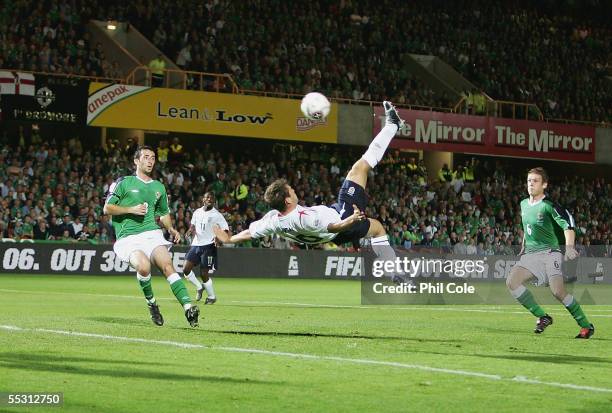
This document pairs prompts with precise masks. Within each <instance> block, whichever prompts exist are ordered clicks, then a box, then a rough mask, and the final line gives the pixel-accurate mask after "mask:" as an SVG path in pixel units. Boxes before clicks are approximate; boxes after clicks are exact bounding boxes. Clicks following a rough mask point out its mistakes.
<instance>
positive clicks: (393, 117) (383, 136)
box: [346, 101, 403, 188]
mask: <svg viewBox="0 0 612 413" xmlns="http://www.w3.org/2000/svg"><path fill="white" fill-rule="evenodd" d="M383 107H384V109H385V116H386V120H385V125H384V126H383V128H382V129H381V130H380V132H378V134H377V135H376V137H374V139H373V140H372V142H371V143H370V146H369V147H368V149H367V150H366V152H365V153H364V154H363V156H362V157H361V159H359V160H358V161H357V162H355V163H354V164H353V166H352V168H351V170H350V171H349V173H348V175H347V176H346V179H347V180H348V181H352V182H354V183H356V184H357V185H360V186H361V187H363V188H365V187H366V183H367V181H368V172H369V171H370V169H373V168H374V167H375V166H376V165H377V164H378V162H380V160H381V159H382V158H383V156H384V154H385V151H386V150H387V147H388V146H389V143H391V140H392V139H393V137H394V136H395V134H396V133H397V131H398V130H399V128H400V127H401V126H402V124H403V121H402V120H401V119H400V117H399V115H398V113H397V110H396V109H395V107H394V106H393V105H392V104H391V102H386V101H385V102H383Z"/></svg>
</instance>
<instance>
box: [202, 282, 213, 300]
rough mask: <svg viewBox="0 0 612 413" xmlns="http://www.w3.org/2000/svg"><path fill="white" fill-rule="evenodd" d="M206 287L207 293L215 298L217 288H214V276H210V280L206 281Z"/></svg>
mask: <svg viewBox="0 0 612 413" xmlns="http://www.w3.org/2000/svg"><path fill="white" fill-rule="evenodd" d="M204 288H206V294H207V295H208V296H209V297H210V298H215V289H214V288H213V283H212V278H210V277H209V278H208V281H206V282H205V283H204Z"/></svg>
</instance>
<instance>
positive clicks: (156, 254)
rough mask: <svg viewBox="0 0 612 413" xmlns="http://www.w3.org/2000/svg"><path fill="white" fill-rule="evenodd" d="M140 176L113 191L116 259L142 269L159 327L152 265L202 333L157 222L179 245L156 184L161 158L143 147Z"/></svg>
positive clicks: (109, 202) (107, 208) (109, 205)
mask: <svg viewBox="0 0 612 413" xmlns="http://www.w3.org/2000/svg"><path fill="white" fill-rule="evenodd" d="M134 164H135V165H136V174H134V175H131V176H124V177H122V178H119V179H118V180H117V181H115V182H114V183H113V184H112V185H111V186H110V188H109V191H108V192H109V193H108V197H107V198H106V203H105V205H104V213H105V214H108V215H112V218H113V227H114V228H115V233H116V235H117V241H116V242H115V245H114V247H113V249H114V250H115V254H117V256H118V257H119V258H120V259H121V260H122V261H125V262H129V263H130V265H131V266H132V267H134V268H135V269H136V277H137V278H138V282H139V284H140V288H141V289H142V292H143V293H144V296H145V299H146V300H147V304H148V306H149V312H150V313H151V319H152V320H153V323H155V324H156V325H158V326H161V325H163V324H164V318H163V317H162V315H161V312H160V310H159V305H158V304H157V302H156V301H155V296H154V295H153V288H152V286H151V263H153V264H155V265H156V266H157V268H159V269H160V270H161V272H162V273H163V274H164V276H165V277H166V280H167V281H168V283H169V284H170V288H171V289H172V292H173V293H174V296H175V297H176V299H177V300H178V302H179V303H180V304H181V305H182V306H183V309H184V310H185V317H186V318H187V321H188V322H189V324H190V325H191V326H192V327H197V325H198V316H199V314H200V310H199V309H198V307H197V306H195V305H191V298H190V297H189V293H188V292H187V288H186V287H185V284H184V283H183V280H182V278H181V277H180V276H179V275H178V273H177V272H176V270H175V269H174V266H173V265H172V258H171V257H170V253H169V252H168V250H169V249H170V247H171V246H172V243H171V242H169V241H167V240H166V239H165V238H164V234H163V232H162V230H161V229H160V227H159V226H158V225H157V223H156V222H155V218H156V217H160V218H159V220H160V222H161V223H162V224H163V226H164V227H165V228H166V229H167V230H168V232H169V233H170V235H171V236H172V239H173V241H174V242H178V241H179V240H180V235H179V233H178V231H177V230H175V229H174V227H173V226H172V219H171V218H170V210H169V209H168V197H167V195H166V188H165V187H164V185H163V184H162V183H161V182H159V181H158V180H156V179H153V178H151V175H152V172H153V167H154V166H155V152H154V151H153V149H152V148H151V147H149V146H141V147H139V148H138V149H137V150H136V152H135V153H134Z"/></svg>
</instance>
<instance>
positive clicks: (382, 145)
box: [361, 124, 398, 168]
mask: <svg viewBox="0 0 612 413" xmlns="http://www.w3.org/2000/svg"><path fill="white" fill-rule="evenodd" d="M397 129H398V128H397V125H395V124H391V125H385V127H384V128H382V129H381V130H380V132H378V135H376V137H375V138H374V140H373V141H372V142H371V143H370V146H368V150H367V151H366V152H365V153H364V154H363V156H362V157H361V158H362V159H364V160H365V161H366V162H367V163H368V165H370V167H371V168H374V167H375V166H376V165H377V164H378V162H380V160H381V159H382V157H383V155H384V154H385V151H386V150H387V146H389V143H390V142H391V139H393V137H394V136H395V133H396V132H397Z"/></svg>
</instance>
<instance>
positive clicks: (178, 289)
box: [167, 273, 191, 310]
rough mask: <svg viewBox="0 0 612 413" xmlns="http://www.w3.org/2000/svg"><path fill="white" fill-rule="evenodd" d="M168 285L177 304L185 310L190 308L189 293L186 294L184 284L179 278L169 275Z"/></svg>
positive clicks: (176, 275) (175, 274) (175, 275)
mask: <svg viewBox="0 0 612 413" xmlns="http://www.w3.org/2000/svg"><path fill="white" fill-rule="evenodd" d="M167 280H168V283H169V284H170V289H171V290H172V294H174V296H175V297H176V299H177V300H178V302H179V303H181V305H182V306H183V308H184V309H185V310H187V309H189V308H191V298H190V297H189V293H188V292H187V288H186V287H185V283H183V280H182V279H181V277H180V276H179V275H178V274H177V273H174V274H171V275H170V276H169V277H168V278H167Z"/></svg>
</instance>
